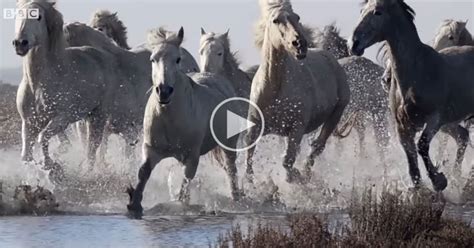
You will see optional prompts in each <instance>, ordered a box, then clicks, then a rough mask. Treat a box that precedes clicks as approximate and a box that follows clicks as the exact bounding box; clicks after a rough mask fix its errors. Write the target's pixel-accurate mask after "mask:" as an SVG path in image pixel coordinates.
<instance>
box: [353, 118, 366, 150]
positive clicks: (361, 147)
mask: <svg viewBox="0 0 474 248" xmlns="http://www.w3.org/2000/svg"><path fill="white" fill-rule="evenodd" d="M355 129H356V131H357V134H358V135H359V156H360V157H361V158H366V157H367V150H366V149H365V125H364V123H363V120H360V119H359V120H357V122H356V124H355Z"/></svg>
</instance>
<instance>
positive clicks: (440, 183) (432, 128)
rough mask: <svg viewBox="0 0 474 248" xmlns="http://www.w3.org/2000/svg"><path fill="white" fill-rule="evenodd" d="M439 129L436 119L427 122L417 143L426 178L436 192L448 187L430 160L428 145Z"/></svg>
mask: <svg viewBox="0 0 474 248" xmlns="http://www.w3.org/2000/svg"><path fill="white" fill-rule="evenodd" d="M440 128H441V125H440V122H439V120H438V119H436V120H432V121H429V122H428V123H427V124H426V127H425V129H424V130H423V133H422V134H421V137H420V140H419V141H418V153H419V154H420V156H421V158H422V159H423V162H424V163H425V167H426V170H427V171H428V176H429V177H430V179H431V182H432V183H433V187H434V189H435V190H436V191H443V190H444V189H445V188H446V186H448V180H447V179H446V177H445V176H444V174H443V173H441V172H438V169H436V167H435V166H434V165H433V162H432V161H431V158H430V143H431V141H432V140H433V137H434V136H435V135H436V133H437V132H438V131H439V129H440Z"/></svg>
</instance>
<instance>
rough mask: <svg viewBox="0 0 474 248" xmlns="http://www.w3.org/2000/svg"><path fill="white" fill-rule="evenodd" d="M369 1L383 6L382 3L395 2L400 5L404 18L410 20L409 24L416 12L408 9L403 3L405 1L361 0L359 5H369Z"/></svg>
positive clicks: (410, 8)
mask: <svg viewBox="0 0 474 248" xmlns="http://www.w3.org/2000/svg"><path fill="white" fill-rule="evenodd" d="M370 1H377V2H381V4H385V2H384V1H396V2H397V3H398V4H399V5H400V7H401V8H402V9H403V10H404V11H405V16H406V17H407V18H408V20H410V21H411V22H413V21H414V20H415V16H416V12H415V10H414V9H413V8H412V7H410V6H409V5H408V4H407V3H405V0H362V2H361V5H362V6H365V5H367V4H368V3H370Z"/></svg>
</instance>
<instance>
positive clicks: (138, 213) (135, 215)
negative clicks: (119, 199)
mask: <svg viewBox="0 0 474 248" xmlns="http://www.w3.org/2000/svg"><path fill="white" fill-rule="evenodd" d="M127 209H128V214H127V216H128V217H129V218H131V219H137V220H139V219H141V218H142V217H143V207H142V206H141V205H133V204H128V205H127Z"/></svg>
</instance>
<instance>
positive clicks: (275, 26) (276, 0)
mask: <svg viewBox="0 0 474 248" xmlns="http://www.w3.org/2000/svg"><path fill="white" fill-rule="evenodd" d="M260 8H261V12H262V16H261V19H260V22H259V25H258V27H257V31H256V35H257V38H256V40H257V42H256V43H257V45H259V46H260V49H261V53H262V63H261V64H260V67H259V68H258V71H257V73H256V75H255V77H254V78H253V82H252V90H251V94H250V100H251V101H253V102H255V103H256V104H257V105H258V106H259V107H260V108H261V110H262V111H263V115H264V118H265V129H264V133H265V134H277V135H280V136H284V137H288V144H287V147H286V154H285V157H284V161H283V166H284V167H285V169H286V170H287V181H289V182H294V181H295V180H299V179H300V173H299V171H298V170H297V169H296V168H294V167H293V165H294V163H295V158H296V155H297V152H298V150H299V147H300V143H301V140H302V138H303V135H304V134H307V133H310V132H312V131H314V130H316V129H317V128H318V127H320V126H321V125H323V127H322V130H321V133H320V135H319V137H318V138H317V139H316V140H315V141H313V142H312V144H311V147H312V150H311V154H310V155H309V157H308V159H307V162H306V169H307V171H308V173H309V169H310V167H311V166H312V165H313V164H314V159H315V157H316V156H317V155H319V154H320V153H321V152H322V151H323V150H324V148H325V145H326V141H327V139H328V138H329V136H331V134H332V133H333V131H334V130H335V129H336V126H337V124H338V122H339V120H340V118H341V115H342V113H343V111H344V109H345V107H346V106H347V104H348V103H349V98H350V92H349V91H350V90H349V86H348V84H347V79H346V73H345V72H344V69H343V68H342V67H341V66H340V65H339V63H338V62H337V60H336V59H335V58H334V56H332V55H331V54H329V53H328V52H325V51H321V50H314V49H310V50H308V43H309V42H308V39H310V38H311V37H308V32H307V30H308V29H307V28H304V27H303V26H302V25H301V24H300V17H299V16H298V15H297V14H296V13H295V12H294V11H293V9H292V6H291V3H290V1H289V0H260ZM310 42H312V41H310ZM248 119H249V120H250V121H252V122H254V123H260V120H259V119H260V116H259V114H258V113H256V111H254V110H252V109H251V110H249V115H248ZM261 128H262V127H261V126H260V125H256V126H254V127H252V128H250V130H249V132H248V134H247V138H246V139H247V144H253V143H254V142H255V140H256V139H257V138H258V137H257V136H258V134H259V133H260V130H261ZM254 151H255V147H254V148H252V149H250V150H248V153H247V174H250V175H251V174H253V169H252V163H253V161H252V157H253V154H254Z"/></svg>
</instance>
